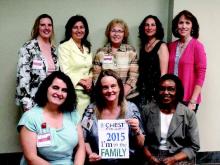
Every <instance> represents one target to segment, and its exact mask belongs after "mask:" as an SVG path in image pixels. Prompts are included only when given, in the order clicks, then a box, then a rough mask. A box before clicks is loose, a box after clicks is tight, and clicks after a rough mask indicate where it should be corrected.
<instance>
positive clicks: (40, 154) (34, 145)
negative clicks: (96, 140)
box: [18, 71, 85, 165]
mask: <svg viewBox="0 0 220 165" xmlns="http://www.w3.org/2000/svg"><path fill="white" fill-rule="evenodd" d="M35 102H36V103H37V106H35V107H33V108H32V109H31V110H30V111H27V112H25V113H24V114H23V116H22V118H21V119H20V121H19V123H18V130H19V132H20V143H21V147H22V150H23V153H24V157H23V158H22V160H21V165H25V164H31V165H73V163H74V165H83V164H84V160H85V144H84V140H83V133H82V128H81V125H80V117H79V114H78V113H77V112H76V111H75V107H76V94H75V90H74V87H73V84H72V82H71V80H70V78H69V77H68V76H66V75H65V74H64V73H62V72H60V71H55V72H53V73H52V74H50V75H49V76H48V77H47V78H46V79H44V81H43V82H42V84H41V85H40V87H39V89H38V91H37V93H36V95H35ZM73 151H75V152H74V157H72V155H73Z"/></svg>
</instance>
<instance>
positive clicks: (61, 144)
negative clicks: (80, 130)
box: [17, 106, 80, 165]
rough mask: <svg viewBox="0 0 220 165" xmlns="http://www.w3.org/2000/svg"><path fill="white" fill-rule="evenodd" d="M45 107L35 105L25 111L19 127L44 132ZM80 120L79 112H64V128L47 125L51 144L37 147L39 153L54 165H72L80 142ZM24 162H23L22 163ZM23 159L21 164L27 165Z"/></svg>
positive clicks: (37, 132)
mask: <svg viewBox="0 0 220 165" xmlns="http://www.w3.org/2000/svg"><path fill="white" fill-rule="evenodd" d="M45 122H46V121H45V120H44V116H43V109H42V108H40V107H38V106H35V107H34V108H32V109H31V110H29V111H27V112H25V113H24V114H23V116H22V117H21V119H20V121H19V123H18V126H17V129H18V131H20V127H21V126H25V127H26V128H27V129H28V130H30V131H32V132H35V133H36V134H37V135H38V134H39V133H40V132H42V128H41V125H42V123H45ZM79 122H80V117H79V114H78V113H77V112H76V111H73V112H65V113H63V125H62V128H60V129H56V128H51V127H50V126H48V125H47V128H46V129H47V131H48V132H50V134H51V139H52V140H51V142H52V143H51V146H48V147H37V152H38V154H39V155H40V156H41V157H42V158H43V159H45V160H47V161H48V162H50V163H51V164H52V165H58V164H59V165H72V164H73V160H72V154H73V149H74V148H75V147H76V145H77V144H78V136H77V124H78V123H79ZM22 162H23V163H22ZM25 164H26V162H25V160H24V159H23V161H21V165H25Z"/></svg>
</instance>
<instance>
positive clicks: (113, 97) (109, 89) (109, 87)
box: [101, 76, 120, 102]
mask: <svg viewBox="0 0 220 165" xmlns="http://www.w3.org/2000/svg"><path fill="white" fill-rule="evenodd" d="M101 86H102V95H103V97H104V99H105V100H106V102H113V101H118V97H119V92H120V88H119V85H118V82H117V80H116V79H115V78H114V77H112V76H105V77H103V78H102V79H101Z"/></svg>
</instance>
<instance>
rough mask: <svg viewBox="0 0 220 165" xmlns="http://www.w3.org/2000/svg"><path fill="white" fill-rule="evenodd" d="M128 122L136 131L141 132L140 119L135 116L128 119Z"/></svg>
mask: <svg viewBox="0 0 220 165" xmlns="http://www.w3.org/2000/svg"><path fill="white" fill-rule="evenodd" d="M126 122H127V123H128V125H129V126H130V127H131V129H132V130H133V131H134V132H135V133H139V132H140V127H139V120H138V119H135V118H132V119H126Z"/></svg>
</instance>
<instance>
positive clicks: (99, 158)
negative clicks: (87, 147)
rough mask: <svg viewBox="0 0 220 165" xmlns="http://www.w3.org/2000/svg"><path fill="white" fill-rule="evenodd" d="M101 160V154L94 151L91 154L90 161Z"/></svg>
mask: <svg viewBox="0 0 220 165" xmlns="http://www.w3.org/2000/svg"><path fill="white" fill-rule="evenodd" d="M99 160H101V156H99V155H98V154H97V153H95V152H92V153H91V154H89V162H97V161H99Z"/></svg>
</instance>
